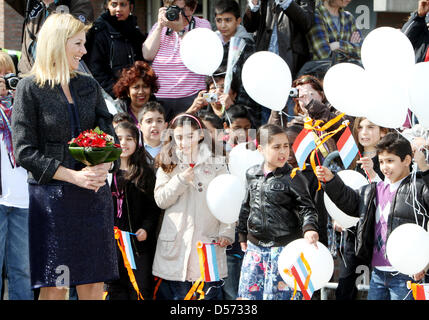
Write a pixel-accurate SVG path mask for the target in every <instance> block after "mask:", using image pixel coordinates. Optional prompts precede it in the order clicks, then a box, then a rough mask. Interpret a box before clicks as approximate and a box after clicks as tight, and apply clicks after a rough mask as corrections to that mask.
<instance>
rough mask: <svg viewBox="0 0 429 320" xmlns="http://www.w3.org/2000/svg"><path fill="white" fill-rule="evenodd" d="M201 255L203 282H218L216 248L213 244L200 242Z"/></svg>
mask: <svg viewBox="0 0 429 320" xmlns="http://www.w3.org/2000/svg"><path fill="white" fill-rule="evenodd" d="M199 245H200V246H201V253H202V256H203V258H204V281H205V282H211V281H219V280H220V276H219V269H218V264H217V257H216V248H215V245H216V244H213V243H202V242H200V243H199Z"/></svg>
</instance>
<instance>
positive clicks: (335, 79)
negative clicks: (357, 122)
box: [323, 62, 365, 117]
mask: <svg viewBox="0 0 429 320" xmlns="http://www.w3.org/2000/svg"><path fill="white" fill-rule="evenodd" d="M364 72H365V70H364V69H363V68H362V67H360V66H358V65H356V64H353V63H347V62H345V63H339V64H336V65H334V66H332V67H331V68H329V69H328V71H327V72H326V74H325V77H324V79H323V90H324V93H325V95H326V98H327V99H328V101H329V102H330V103H331V104H332V105H333V106H334V107H335V108H336V109H337V110H339V111H341V112H344V113H345V114H347V115H350V116H354V117H361V116H364V115H365V108H364V106H365V105H363V104H361V103H359V100H360V99H359V98H360V96H361V95H362V92H360V90H358V88H360V87H362V84H363V82H364V81H365V78H364Z"/></svg>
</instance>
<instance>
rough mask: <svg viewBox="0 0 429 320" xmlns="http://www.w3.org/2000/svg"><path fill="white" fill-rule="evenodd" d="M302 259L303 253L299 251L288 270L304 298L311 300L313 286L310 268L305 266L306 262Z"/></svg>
mask: <svg viewBox="0 0 429 320" xmlns="http://www.w3.org/2000/svg"><path fill="white" fill-rule="evenodd" d="M304 261H306V260H305V258H304V254H303V253H302V252H301V254H300V255H299V257H298V259H297V260H296V263H294V264H293V265H292V267H291V268H290V271H291V272H292V275H293V277H294V278H295V280H296V282H297V284H298V286H299V288H300V289H301V292H302V295H303V296H304V300H311V296H312V295H313V293H314V286H313V283H312V282H311V270H309V269H308V268H307V265H308V263H305V262H304Z"/></svg>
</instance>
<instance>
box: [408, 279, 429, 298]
mask: <svg viewBox="0 0 429 320" xmlns="http://www.w3.org/2000/svg"><path fill="white" fill-rule="evenodd" d="M407 288H408V289H410V290H412V291H413V297H414V300H429V283H412V282H411V281H407Z"/></svg>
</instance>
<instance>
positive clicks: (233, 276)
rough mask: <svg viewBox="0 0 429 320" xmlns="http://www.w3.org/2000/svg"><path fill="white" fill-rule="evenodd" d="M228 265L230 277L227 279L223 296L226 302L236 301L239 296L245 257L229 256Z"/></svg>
mask: <svg viewBox="0 0 429 320" xmlns="http://www.w3.org/2000/svg"><path fill="white" fill-rule="evenodd" d="M226 263H227V266H228V277H226V278H225V284H224V286H223V294H224V297H225V300H235V299H237V294H238V284H239V283H240V272H241V264H242V263H243V257H241V256H239V255H238V254H227V255H226Z"/></svg>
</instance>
